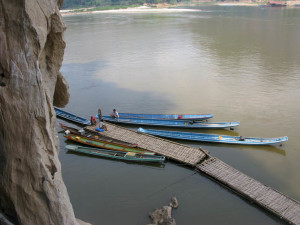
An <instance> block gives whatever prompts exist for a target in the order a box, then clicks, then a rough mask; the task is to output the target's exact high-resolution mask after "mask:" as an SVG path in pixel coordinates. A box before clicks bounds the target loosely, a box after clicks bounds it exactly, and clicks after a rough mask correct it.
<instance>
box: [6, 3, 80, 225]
mask: <svg viewBox="0 0 300 225" xmlns="http://www.w3.org/2000/svg"><path fill="white" fill-rule="evenodd" d="M62 2H63V0H1V1H0V211H2V213H3V214H4V215H5V216H6V217H8V218H10V219H11V221H12V222H13V223H15V224H30V225H32V224H47V225H50V224H68V225H71V224H77V222H76V219H75V217H74V212H73V209H72V206H71V204H70V200H69V197H68V194H67V190H66V187H65V185H64V183H63V180H62V176H61V165H60V162H59V160H58V137H57V131H56V118H55V112H54V110H53V104H55V105H57V106H63V105H65V104H66V103H67V102H68V99H69V94H68V86H67V83H66V81H65V80H64V78H63V76H62V75H61V74H60V72H59V69H60V67H61V63H62V60H63V54H64V48H65V42H64V41H63V37H62V36H63V32H64V30H65V26H64V24H63V22H62V18H61V16H60V13H59V7H60V6H61V5H62Z"/></svg>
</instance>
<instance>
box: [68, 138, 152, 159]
mask: <svg viewBox="0 0 300 225" xmlns="http://www.w3.org/2000/svg"><path fill="white" fill-rule="evenodd" d="M64 137H65V138H67V139H69V140H71V141H75V142H78V143H81V144H85V145H89V146H93V147H96V148H105V149H110V150H114V151H123V152H135V153H140V154H150V155H154V153H153V152H149V151H147V150H145V149H142V148H135V147H131V146H128V145H123V144H119V143H115V142H108V141H104V140H101V139H94V138H91V137H85V136H82V135H78V134H71V133H70V134H66V135H64Z"/></svg>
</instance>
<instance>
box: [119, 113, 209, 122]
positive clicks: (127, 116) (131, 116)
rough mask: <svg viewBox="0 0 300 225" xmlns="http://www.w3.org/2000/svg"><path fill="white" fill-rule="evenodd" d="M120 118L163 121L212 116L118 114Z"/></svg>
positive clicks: (204, 118)
mask: <svg viewBox="0 0 300 225" xmlns="http://www.w3.org/2000/svg"><path fill="white" fill-rule="evenodd" d="M119 117H120V118H143V119H165V120H195V121H198V120H207V119H210V118H213V114H135V113H119Z"/></svg>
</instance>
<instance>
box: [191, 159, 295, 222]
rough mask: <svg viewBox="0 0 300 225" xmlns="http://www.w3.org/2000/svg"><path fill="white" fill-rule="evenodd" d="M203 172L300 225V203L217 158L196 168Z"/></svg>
mask: <svg viewBox="0 0 300 225" xmlns="http://www.w3.org/2000/svg"><path fill="white" fill-rule="evenodd" d="M196 167H197V168H198V169H199V170H200V171H201V172H203V173H205V174H207V175H209V176H210V177H212V178H213V179H215V180H217V181H219V182H221V183H222V184H224V185H225V186H227V187H229V188H231V189H233V190H234V191H236V192H238V193H239V194H240V195H242V196H243V197H245V198H247V199H249V200H251V201H253V202H255V203H257V204H258V205H260V206H261V207H263V208H265V209H267V210H268V211H270V212H272V213H274V214H276V215H278V216H279V217H280V218H282V219H284V220H286V221H287V222H289V223H292V224H300V203H299V202H298V201H296V200H294V199H291V198H289V197H287V196H285V195H284V194H282V193H280V192H278V191H276V190H274V189H272V188H271V187H269V186H267V185H264V184H262V183H260V182H259V181H257V180H255V179H253V178H251V177H249V176H247V175H246V174H244V173H242V172H240V171H238V170H236V169H234V168H233V167H231V166H229V165H228V164H226V163H224V162H222V161H221V160H219V159H216V158H210V159H209V160H206V161H205V162H202V163H200V164H198V165H197V166H196Z"/></svg>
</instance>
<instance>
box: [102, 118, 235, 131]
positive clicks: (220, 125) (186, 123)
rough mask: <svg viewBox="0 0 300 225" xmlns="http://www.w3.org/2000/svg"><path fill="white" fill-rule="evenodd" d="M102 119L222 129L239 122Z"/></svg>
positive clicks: (152, 124) (128, 122) (137, 123)
mask: <svg viewBox="0 0 300 225" xmlns="http://www.w3.org/2000/svg"><path fill="white" fill-rule="evenodd" d="M102 119H103V120H105V121H109V122H112V123H118V124H135V125H146V126H161V127H176V128H198V129H199V128H201V129H202V128H204V129H224V128H230V129H232V128H233V127H236V126H239V125H240V122H221V123H220V122H219V123H213V122H194V121H187V120H163V119H141V118H119V119H115V118H112V117H111V116H102Z"/></svg>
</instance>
